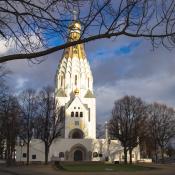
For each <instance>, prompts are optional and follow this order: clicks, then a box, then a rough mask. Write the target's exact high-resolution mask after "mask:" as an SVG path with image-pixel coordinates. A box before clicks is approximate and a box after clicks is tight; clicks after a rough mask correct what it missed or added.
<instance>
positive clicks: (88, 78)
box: [88, 78, 89, 88]
mask: <svg viewBox="0 0 175 175" xmlns="http://www.w3.org/2000/svg"><path fill="white" fill-rule="evenodd" d="M88 88H89V78H88Z"/></svg>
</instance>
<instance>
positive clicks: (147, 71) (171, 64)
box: [0, 37, 175, 124]
mask: <svg viewBox="0 0 175 175" xmlns="http://www.w3.org/2000/svg"><path fill="white" fill-rule="evenodd" d="M0 46H1V51H0V54H5V53H7V52H8V51H9V49H8V48H6V47H5V45H4V43H3V41H1V42H0ZM85 49H86V54H87V59H88V60H89V62H90V66H91V70H92V73H93V76H94V94H95V96H96V103H97V123H101V124H103V123H104V122H105V121H106V120H108V119H109V118H110V116H111V110H112V108H113V104H114V101H115V100H118V99H120V98H122V97H123V96H125V95H134V96H136V97H141V98H142V99H143V100H144V101H146V102H147V103H152V102H159V103H165V104H167V105H169V106H171V107H174V106H175V50H171V51H169V50H167V49H165V48H163V47H161V46H160V47H159V48H157V49H155V50H153V48H152V45H151V44H150V41H148V40H144V39H132V38H128V37H117V38H115V40H114V39H102V40H98V41H93V42H89V43H86V45H85ZM61 55H62V51H59V52H55V53H53V54H50V55H47V56H45V57H43V58H42V60H43V62H42V63H40V64H32V63H31V62H28V61H26V60H18V61H10V62H7V63H6V66H7V68H8V69H10V70H11V71H12V73H11V74H10V75H9V76H8V77H7V82H8V84H9V86H10V87H11V89H12V91H13V92H14V93H16V92H19V91H21V90H23V89H25V88H29V87H31V88H36V89H39V88H42V87H43V86H47V85H54V77H55V73H56V69H57V66H58V64H59V60H60V58H61Z"/></svg>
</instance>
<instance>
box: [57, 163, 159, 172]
mask: <svg viewBox="0 0 175 175" xmlns="http://www.w3.org/2000/svg"><path fill="white" fill-rule="evenodd" d="M55 165H56V167H57V169H58V170H60V171H67V172H136V171H149V170H155V169H157V168H155V167H149V166H145V165H144V166H143V165H139V164H132V165H131V164H127V165H125V164H119V165H116V164H105V163H104V162H96V163H91V162H87V163H86V162H78V163H77V162H76V163H75V162H59V163H58V162H57V163H55Z"/></svg>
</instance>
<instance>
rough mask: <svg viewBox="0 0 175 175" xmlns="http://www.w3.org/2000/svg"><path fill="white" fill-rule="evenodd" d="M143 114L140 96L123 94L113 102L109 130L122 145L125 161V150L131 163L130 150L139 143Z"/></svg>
mask: <svg viewBox="0 0 175 175" xmlns="http://www.w3.org/2000/svg"><path fill="white" fill-rule="evenodd" d="M145 114H146V111H145V104H144V102H143V101H142V100H141V99H140V98H136V97H134V96H125V97H123V98H122V99H120V100H118V101H115V103H114V107H113V110H112V118H111V120H110V122H109V126H110V127H109V131H110V134H111V136H113V137H114V138H117V139H119V141H120V142H121V144H122V146H123V147H124V161H125V163H127V151H129V154H130V163H132V150H133V148H134V147H136V146H137V145H138V144H139V136H140V132H142V127H143V125H142V124H143V122H144V121H145V117H146V115H145Z"/></svg>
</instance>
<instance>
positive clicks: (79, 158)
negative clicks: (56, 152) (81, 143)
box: [74, 150, 83, 161]
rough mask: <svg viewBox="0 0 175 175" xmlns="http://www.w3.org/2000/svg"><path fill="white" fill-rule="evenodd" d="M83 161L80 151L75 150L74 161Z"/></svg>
mask: <svg viewBox="0 0 175 175" xmlns="http://www.w3.org/2000/svg"><path fill="white" fill-rule="evenodd" d="M82 160H83V153H82V151H81V150H76V151H75V152H74V161H82Z"/></svg>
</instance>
